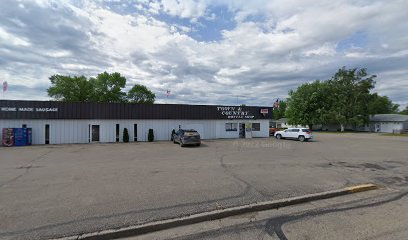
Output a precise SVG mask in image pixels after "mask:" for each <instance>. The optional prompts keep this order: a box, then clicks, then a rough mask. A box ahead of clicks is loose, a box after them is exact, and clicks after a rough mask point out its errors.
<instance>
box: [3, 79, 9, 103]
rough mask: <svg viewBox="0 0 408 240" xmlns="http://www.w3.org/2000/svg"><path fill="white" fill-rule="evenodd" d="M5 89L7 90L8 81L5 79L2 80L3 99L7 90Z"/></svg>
mask: <svg viewBox="0 0 408 240" xmlns="http://www.w3.org/2000/svg"><path fill="white" fill-rule="evenodd" d="M7 90H8V83H7V81H4V82H3V99H5V97H4V93H5V92H7Z"/></svg>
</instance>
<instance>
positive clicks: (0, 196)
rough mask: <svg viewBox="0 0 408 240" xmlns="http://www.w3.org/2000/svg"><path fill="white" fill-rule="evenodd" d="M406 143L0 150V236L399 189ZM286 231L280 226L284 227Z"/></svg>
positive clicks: (336, 137) (59, 232)
mask: <svg viewBox="0 0 408 240" xmlns="http://www.w3.org/2000/svg"><path fill="white" fill-rule="evenodd" d="M407 146H408V138H404V137H385V136H379V135H377V134H325V133H321V134H316V139H315V141H313V142H308V143H301V142H298V141H291V140H284V141H278V140H275V139H272V138H271V139H250V140H214V141H205V142H204V143H203V145H202V147H199V148H196V147H188V148H180V147H179V146H178V145H174V144H172V143H170V142H155V143H131V144H77V145H61V146H32V147H23V148H0V219H2V221H0V239H47V238H54V237H61V236H70V235H74V234H79V233H87V232H94V231H98V230H104V229H109V228H118V227H124V226H130V225H135V224H140V223H145V222H151V221H155V220H160V219H167V218H172V217H178V216H184V215H189V214H192V213H198V212H204V211H209V210H214V209H219V208H225V207H230V206H237V205H242V204H247V203H253V202H260V201H266V200H276V199H281V198H286V197H291V196H300V195H303V194H307V193H315V192H321V191H326V190H332V189H338V188H342V187H344V186H349V185H352V184H358V183H366V182H371V183H377V184H380V185H383V186H386V187H387V188H389V189H398V188H404V187H406V186H407V183H408V174H407V173H408V148H407ZM285 226H286V225H285Z"/></svg>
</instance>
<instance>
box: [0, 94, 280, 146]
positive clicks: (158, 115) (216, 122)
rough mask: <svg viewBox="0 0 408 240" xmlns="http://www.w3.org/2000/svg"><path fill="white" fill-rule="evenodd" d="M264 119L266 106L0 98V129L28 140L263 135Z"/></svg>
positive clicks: (266, 119) (269, 115) (265, 130)
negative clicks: (181, 133)
mask: <svg viewBox="0 0 408 240" xmlns="http://www.w3.org/2000/svg"><path fill="white" fill-rule="evenodd" d="M270 119H272V108H271V107H257V106H245V107H240V106H217V105H185V104H132V103H67V102H56V101H23V100H0V129H3V128H30V131H31V134H32V143H33V144H63V143H91V142H121V141H122V139H123V131H124V128H127V130H128V132H129V138H130V141H147V139H148V131H149V129H153V131H154V139H155V140H170V139H171V132H172V130H173V129H175V130H177V129H179V128H182V129H195V130H197V131H198V132H199V133H200V135H201V138H202V139H217V138H251V137H269V120H270ZM0 134H1V133H0ZM1 137H2V139H3V136H1Z"/></svg>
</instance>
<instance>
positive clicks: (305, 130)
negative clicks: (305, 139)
mask: <svg viewBox="0 0 408 240" xmlns="http://www.w3.org/2000/svg"><path fill="white" fill-rule="evenodd" d="M302 132H310V130H309V129H302Z"/></svg>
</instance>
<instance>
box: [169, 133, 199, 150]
mask: <svg viewBox="0 0 408 240" xmlns="http://www.w3.org/2000/svg"><path fill="white" fill-rule="evenodd" d="M173 142H174V143H179V144H180V146H181V147H184V146H185V145H197V146H200V145H201V138H200V134H199V133H198V132H197V131H196V130H194V129H179V130H178V131H177V132H176V133H175V134H174V135H173Z"/></svg>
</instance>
